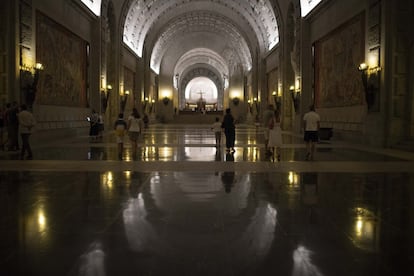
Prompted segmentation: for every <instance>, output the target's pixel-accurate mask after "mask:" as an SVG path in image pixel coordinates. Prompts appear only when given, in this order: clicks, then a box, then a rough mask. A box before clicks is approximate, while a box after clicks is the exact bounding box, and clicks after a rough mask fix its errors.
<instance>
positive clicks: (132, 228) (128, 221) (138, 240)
mask: <svg viewBox="0 0 414 276" xmlns="http://www.w3.org/2000/svg"><path fill="white" fill-rule="evenodd" d="M146 217H147V210H146V208H145V202H144V199H143V197H142V194H139V195H138V197H137V198H130V199H129V200H128V202H127V203H126V206H125V209H124V211H123V219H124V225H125V235H126V237H127V240H128V243H129V246H130V248H131V249H132V250H134V251H141V250H143V249H145V247H147V246H149V245H150V244H152V245H154V243H156V241H157V240H158V239H157V237H156V234H155V231H154V229H153V227H152V225H151V224H150V223H149V222H148V221H147V219H146Z"/></svg>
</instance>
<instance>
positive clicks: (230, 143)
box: [221, 108, 236, 152]
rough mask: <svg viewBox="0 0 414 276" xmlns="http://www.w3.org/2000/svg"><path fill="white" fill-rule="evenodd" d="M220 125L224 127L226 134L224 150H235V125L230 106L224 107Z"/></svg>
mask: <svg viewBox="0 0 414 276" xmlns="http://www.w3.org/2000/svg"><path fill="white" fill-rule="evenodd" d="M221 127H222V128H224V135H225V136H226V151H227V152H235V150H234V143H235V140H236V126H235V124H234V117H233V115H232V114H231V109H230V108H227V109H226V114H225V115H224V118H223V122H222V124H221Z"/></svg>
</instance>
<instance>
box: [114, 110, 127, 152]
mask: <svg viewBox="0 0 414 276" xmlns="http://www.w3.org/2000/svg"><path fill="white" fill-rule="evenodd" d="M114 130H115V137H116V143H117V144H118V159H119V160H122V154H123V152H124V136H125V133H126V130H127V123H126V122H125V120H124V114H123V113H119V114H118V119H117V120H116V121H115V124H114Z"/></svg>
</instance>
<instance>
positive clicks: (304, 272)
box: [292, 245, 323, 276]
mask: <svg viewBox="0 0 414 276" xmlns="http://www.w3.org/2000/svg"><path fill="white" fill-rule="evenodd" d="M312 254H313V252H312V251H310V250H309V249H307V248H306V247H304V246H302V245H299V246H298V247H297V248H296V250H295V251H293V271H292V276H308V275H309V276H311V275H312V276H323V274H322V273H321V272H320V271H319V269H318V267H317V266H315V265H314V264H313V263H312V260H311V255H312Z"/></svg>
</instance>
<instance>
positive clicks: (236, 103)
mask: <svg viewBox="0 0 414 276" xmlns="http://www.w3.org/2000/svg"><path fill="white" fill-rule="evenodd" d="M232 101H233V104H234V105H235V106H238V105H239V103H240V99H239V98H238V97H234V98H233V100H232Z"/></svg>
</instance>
